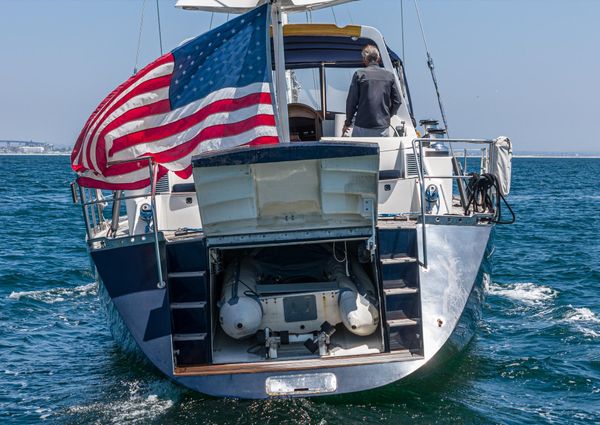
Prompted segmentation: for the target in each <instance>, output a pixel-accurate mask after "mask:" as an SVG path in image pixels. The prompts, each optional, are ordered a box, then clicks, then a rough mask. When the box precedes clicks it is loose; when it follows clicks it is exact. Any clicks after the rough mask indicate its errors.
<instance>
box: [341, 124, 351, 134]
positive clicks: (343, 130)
mask: <svg viewBox="0 0 600 425" xmlns="http://www.w3.org/2000/svg"><path fill="white" fill-rule="evenodd" d="M349 130H350V127H348V126H347V125H346V124H344V126H343V127H342V137H348V136H347V135H346V133H348V131H349Z"/></svg>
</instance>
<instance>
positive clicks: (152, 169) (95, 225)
mask: <svg viewBox="0 0 600 425" xmlns="http://www.w3.org/2000/svg"><path fill="white" fill-rule="evenodd" d="M144 159H147V160H148V174H149V178H150V202H151V205H152V222H153V226H152V231H153V234H154V254H155V256H156V274H157V277H158V283H157V287H158V288H159V289H162V288H164V287H165V286H166V283H165V281H164V279H163V273H162V261H161V259H160V244H159V240H158V215H157V213H156V183H157V178H156V177H157V174H158V164H157V163H156V162H154V161H153V159H152V158H136V159H134V160H127V161H119V163H127V162H138V161H140V160H144ZM75 185H76V186H77V188H78V192H79V198H80V202H78V200H77V199H76V198H77V197H76V193H77V190H75ZM71 191H72V193H73V201H74V203H80V204H81V208H82V212H83V220H84V222H85V230H86V235H87V239H88V241H90V240H93V239H94V236H95V234H94V233H97V232H98V231H100V230H103V229H105V228H106V227H109V231H112V232H113V234H116V231H117V230H118V221H119V210H120V205H121V202H122V201H124V200H128V199H138V198H147V197H148V194H146V193H144V194H140V195H132V196H123V191H121V190H118V191H114V192H113V196H108V197H106V198H105V197H104V195H103V194H102V191H101V190H100V189H91V188H86V187H83V186H80V185H79V184H77V183H76V182H73V183H71ZM94 193H95V197H94ZM88 198H89V200H88ZM110 201H113V208H112V214H113V216H112V220H111V222H110V224H109V222H108V220H107V219H106V218H105V217H104V206H105V205H106V204H107V203H108V202H110ZM107 236H108V235H107Z"/></svg>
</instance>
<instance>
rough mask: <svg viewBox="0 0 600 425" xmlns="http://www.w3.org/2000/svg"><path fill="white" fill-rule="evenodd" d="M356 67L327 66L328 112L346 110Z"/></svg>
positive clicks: (342, 111)
mask: <svg viewBox="0 0 600 425" xmlns="http://www.w3.org/2000/svg"><path fill="white" fill-rule="evenodd" d="M355 71H356V68H326V71H325V75H326V79H325V81H326V84H327V92H326V93H327V112H328V113H332V112H333V113H338V114H343V113H345V112H346V98H347V97H348V89H349V88H350V83H351V82H352V76H353V75H354V72H355Z"/></svg>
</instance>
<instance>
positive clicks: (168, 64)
mask: <svg viewBox="0 0 600 425" xmlns="http://www.w3.org/2000/svg"><path fill="white" fill-rule="evenodd" d="M173 67H174V62H173V56H172V55H171V54H168V55H164V56H162V57H160V58H159V59H157V60H156V61H154V62H153V63H151V64H149V65H148V66H146V67H145V68H144V69H142V70H141V71H140V72H138V73H137V74H135V75H134V76H132V77H131V78H129V79H128V80H127V81H125V82H124V83H123V84H121V85H120V86H119V87H117V88H116V89H115V90H113V91H112V92H111V93H110V94H109V95H108V96H107V97H106V98H105V99H104V100H103V101H102V102H101V103H100V105H99V106H98V107H97V108H96V110H95V111H94V112H93V113H92V115H91V116H90V118H89V119H88V121H87V122H86V124H85V126H84V128H83V130H82V131H81V134H80V136H79V139H78V140H77V144H76V147H75V149H74V150H73V152H74V153H75V151H76V150H77V152H78V154H79V155H80V160H81V159H82V157H81V154H82V152H81V151H80V146H81V145H82V144H84V142H86V141H87V140H88V135H89V131H90V129H92V127H93V126H94V125H95V124H96V123H97V122H98V120H100V119H102V118H103V117H104V115H105V114H104V112H105V110H106V108H109V107H110V106H111V105H112V104H113V103H114V102H116V101H118V100H119V98H120V97H122V96H124V95H126V94H127V93H128V92H129V91H131V90H132V89H134V88H135V87H137V86H138V85H139V84H141V83H143V82H144V81H146V80H148V79H152V78H156V77H161V76H164V75H170V74H172V72H173Z"/></svg>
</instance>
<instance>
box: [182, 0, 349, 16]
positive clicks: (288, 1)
mask: <svg viewBox="0 0 600 425" xmlns="http://www.w3.org/2000/svg"><path fill="white" fill-rule="evenodd" d="M266 1H267V0H177V3H176V4H175V7H180V8H182V9H190V10H204V11H207V12H222V13H244V12H247V11H249V10H250V9H254V8H255V7H257V6H260V5H261V4H264V3H265V2H266ZM351 1H356V0H279V4H280V5H281V10H283V11H285V12H303V11H306V10H316V9H321V8H323V7H331V6H335V5H338V4H342V3H348V2H351Z"/></svg>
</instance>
